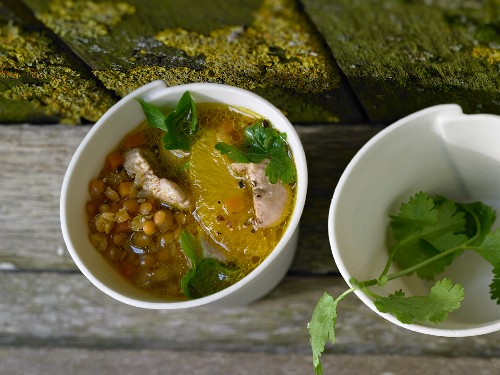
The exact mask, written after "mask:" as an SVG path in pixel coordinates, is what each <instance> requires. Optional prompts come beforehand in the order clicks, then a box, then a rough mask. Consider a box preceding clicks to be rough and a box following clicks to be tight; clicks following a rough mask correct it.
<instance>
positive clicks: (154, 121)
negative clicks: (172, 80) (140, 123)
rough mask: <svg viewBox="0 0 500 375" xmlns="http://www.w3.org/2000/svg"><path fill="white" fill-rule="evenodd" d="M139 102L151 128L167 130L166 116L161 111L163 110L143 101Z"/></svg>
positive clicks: (139, 100)
mask: <svg viewBox="0 0 500 375" xmlns="http://www.w3.org/2000/svg"><path fill="white" fill-rule="evenodd" d="M137 101H138V102H139V103H140V104H141V106H142V110H143V111H144V114H145V115H146V119H147V120H148V125H149V127H151V128H159V129H163V130H166V124H165V114H164V113H163V112H162V111H161V109H160V108H158V107H156V106H154V105H152V104H149V103H146V102H145V101H144V100H142V99H137Z"/></svg>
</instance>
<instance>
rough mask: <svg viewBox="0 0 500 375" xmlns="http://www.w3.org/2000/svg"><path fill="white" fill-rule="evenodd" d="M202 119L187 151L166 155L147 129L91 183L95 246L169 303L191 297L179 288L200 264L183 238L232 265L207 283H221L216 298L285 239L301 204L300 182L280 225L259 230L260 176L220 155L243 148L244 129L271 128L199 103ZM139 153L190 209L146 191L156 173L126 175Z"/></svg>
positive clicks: (288, 188)
mask: <svg viewBox="0 0 500 375" xmlns="http://www.w3.org/2000/svg"><path fill="white" fill-rule="evenodd" d="M196 111H197V119H198V123H199V131H198V133H197V134H196V137H195V139H194V141H193V144H192V146H191V149H190V151H189V152H185V151H180V150H166V149H165V148H164V147H163V143H162V137H163V135H164V132H163V131H162V130H160V129H156V128H151V127H149V126H148V123H147V121H145V122H144V123H141V124H139V125H138V127H137V128H136V129H134V130H133V131H132V132H130V133H129V134H127V135H126V136H125V137H124V138H123V139H122V140H121V142H120V144H119V146H118V147H117V148H116V149H115V150H113V151H112V152H110V154H108V156H107V158H106V162H105V165H104V167H103V168H102V170H101V172H100V174H99V176H98V177H97V178H96V179H95V180H93V181H91V182H90V184H89V193H90V200H89V201H88V203H87V214H88V224H89V228H90V240H91V242H92V244H93V245H94V247H95V248H96V250H97V251H99V252H101V253H102V255H103V256H104V257H105V258H106V260H107V261H109V262H110V263H111V264H113V266H114V267H115V268H116V269H117V270H118V272H120V273H121V274H122V275H123V277H124V278H125V279H127V280H128V281H129V282H131V283H132V284H134V285H135V286H137V287H139V288H143V289H146V290H148V291H150V292H151V293H154V294H155V295H160V296H163V297H164V298H165V299H166V300H172V299H173V300H175V299H185V298H187V297H189V296H186V295H185V294H184V293H183V289H182V287H181V281H182V279H183V277H184V276H185V275H186V274H187V273H188V272H189V271H190V269H191V268H193V261H192V259H190V258H189V257H188V256H187V255H186V253H185V251H183V248H182V245H181V241H180V238H181V234H182V233H183V231H187V232H188V233H189V234H190V235H192V237H193V238H194V239H195V240H196V242H197V243H198V244H199V246H198V249H197V251H198V252H201V254H199V256H201V257H202V258H208V259H214V260H216V261H217V262H218V263H217V264H221V265H223V267H224V268H217V269H216V270H215V271H214V272H215V274H214V275H208V274H207V277H206V280H205V281H204V282H206V283H208V284H210V283H213V284H214V285H206V287H205V286H204V289H206V290H207V291H208V292H207V293H206V294H211V293H214V292H217V291H219V290H221V289H224V288H225V287H227V286H229V285H232V284H234V283H235V282H237V281H239V280H240V279H242V278H243V277H244V276H246V275H247V274H248V273H250V272H251V271H252V270H253V269H255V267H257V266H258V265H259V264H260V263H261V262H262V261H263V260H264V259H266V257H267V256H268V255H269V254H270V253H271V251H272V250H273V249H274V248H275V247H276V245H277V244H278V242H279V241H280V239H281V237H282V236H283V233H284V232H285V230H286V228H287V225H288V223H289V220H290V217H291V213H292V212H293V208H294V204H295V195H296V183H295V182H294V183H287V184H282V186H283V188H284V190H282V191H284V192H285V194H286V198H284V199H286V203H285V204H284V209H283V210H282V212H281V217H280V218H279V220H278V221H276V224H275V225H270V226H265V227H264V226H260V225H259V223H258V222H257V221H256V212H255V210H256V208H255V207H256V204H255V201H254V200H255V199H257V198H256V197H258V191H257V190H256V189H257V188H256V181H255V178H253V177H249V174H245V173H242V172H241V171H238V169H237V168H236V167H235V166H236V165H237V164H235V163H234V162H233V161H232V160H231V159H230V158H229V157H228V156H227V155H222V154H221V152H220V151H218V150H217V149H216V148H215V144H217V143H218V142H225V143H228V144H234V145H240V146H242V145H243V142H244V132H245V129H247V128H248V127H249V126H251V125H252V124H255V123H256V122H258V121H261V122H262V121H264V125H265V126H272V125H271V124H269V123H266V120H265V119H262V118H260V117H259V116H257V115H255V114H254V113H251V112H249V111H246V110H244V109H241V108H235V107H231V106H227V105H224V104H217V103H197V104H196ZM133 152H136V153H138V154H140V155H141V157H144V159H145V160H147V162H148V165H149V166H150V167H151V172H148V174H149V175H151V174H154V176H155V177H154V178H156V177H157V178H158V180H160V179H163V180H164V181H165V180H168V183H173V184H174V185H175V186H176V187H178V188H179V189H180V190H181V191H182V194H184V195H185V201H189V205H187V204H185V205H184V206H183V205H182V204H181V203H179V204H177V203H175V202H174V203H172V202H166V201H165V200H164V199H160V198H158V196H156V195H155V194H152V193H151V191H152V190H153V189H152V188H149V189H147V188H145V186H146V185H145V184H146V182H145V181H146V179H147V178H149V177H148V174H147V173H144V175H141V173H142V172H141V173H139V172H137V173H135V175H134V173H130V168H127V166H128V165H127V163H129V164H130V162H129V161H127V160H128V159H127V158H130V155H131V153H133ZM292 160H293V159H292ZM245 168H246V167H245ZM155 181H156V180H155ZM184 195H183V196H184ZM259 198H260V197H259Z"/></svg>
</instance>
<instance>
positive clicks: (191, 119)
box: [138, 91, 199, 151]
mask: <svg viewBox="0 0 500 375" xmlns="http://www.w3.org/2000/svg"><path fill="white" fill-rule="evenodd" d="M138 102H139V103H140V104H141V106H142V110H143V111H144V114H145V115H146V119H147V121H148V124H149V126H150V127H152V128H158V129H161V130H163V131H164V132H165V135H164V136H163V144H164V147H165V149H167V150H183V151H189V149H190V148H191V143H192V140H193V138H194V135H195V134H196V133H197V132H198V128H199V126H198V120H197V118H196V105H195V103H194V101H193V98H192V97H191V94H190V93H189V91H186V92H185V93H184V94H183V95H182V96H181V98H180V100H179V102H178V103H177V106H176V108H175V109H174V110H173V111H170V112H169V113H167V114H164V113H163V111H162V110H161V109H160V108H159V107H157V106H155V105H153V104H150V103H147V102H145V101H144V100H142V99H138Z"/></svg>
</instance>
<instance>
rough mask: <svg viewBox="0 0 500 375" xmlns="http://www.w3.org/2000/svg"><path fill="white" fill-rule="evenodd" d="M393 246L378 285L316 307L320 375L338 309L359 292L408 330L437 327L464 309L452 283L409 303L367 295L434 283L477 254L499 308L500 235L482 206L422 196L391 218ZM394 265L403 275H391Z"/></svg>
mask: <svg viewBox="0 0 500 375" xmlns="http://www.w3.org/2000/svg"><path fill="white" fill-rule="evenodd" d="M390 218H391V222H390V229H391V233H392V237H393V239H394V242H395V243H394V245H393V246H392V247H391V248H390V249H389V257H388V261H387V263H386V266H385V267H384V269H383V271H382V272H381V274H380V276H379V277H378V278H376V279H371V280H366V281H358V280H356V279H352V280H350V283H351V285H352V287H351V288H350V289H348V290H346V291H345V292H344V293H342V294H341V295H340V296H339V297H337V298H336V299H335V298H333V297H332V296H331V295H329V294H328V293H325V294H324V295H323V296H322V297H321V298H320V300H319V301H318V303H317V305H316V307H315V309H314V312H313V315H312V317H311V321H310V323H309V324H308V328H309V334H310V341H311V348H312V354H313V365H314V369H315V372H316V374H317V375H320V374H322V372H323V370H322V367H321V361H320V357H321V354H322V353H323V351H324V349H325V345H326V343H327V342H331V343H332V344H333V343H335V340H336V336H335V325H336V323H337V305H338V303H339V302H340V301H341V300H343V299H344V298H345V297H346V296H347V295H349V294H351V293H352V292H354V291H355V290H364V291H365V292H366V294H367V295H369V296H371V298H372V299H373V302H374V304H375V306H376V307H377V309H378V310H379V311H380V312H383V313H389V314H392V315H394V316H395V317H396V318H397V319H398V320H399V321H401V322H402V323H405V324H412V323H416V322H426V321H430V322H433V323H439V322H442V321H444V320H446V319H447V317H448V314H449V313H450V312H452V311H455V310H457V309H458V308H460V305H461V302H462V300H463V298H464V289H463V287H462V285H460V284H458V283H457V284H453V282H452V281H451V280H450V279H448V278H443V279H442V280H438V281H437V282H436V283H435V284H434V286H433V287H432V288H431V289H430V292H429V295H423V296H410V297H407V296H406V295H405V293H404V292H403V291H402V290H397V291H395V292H394V293H393V294H390V295H389V296H387V297H383V296H379V295H377V294H375V293H373V292H372V291H370V290H369V287H370V286H374V285H379V286H384V285H385V284H386V283H387V282H389V281H391V280H394V279H397V278H399V277H403V276H406V275H409V274H411V273H416V274H417V275H418V276H419V277H420V278H422V279H425V280H432V279H434V278H435V277H436V276H437V275H438V274H440V273H441V272H443V271H444V269H445V268H446V267H447V266H448V265H449V264H450V263H451V262H452V261H453V260H454V259H455V258H456V257H458V256H460V255H461V254H462V253H463V252H464V251H466V250H469V251H474V252H476V253H477V254H479V255H480V256H482V257H483V259H485V260H486V261H487V262H488V263H489V264H490V265H491V266H492V267H493V279H492V281H491V284H490V285H489V288H490V297H491V299H492V300H494V301H496V303H497V304H500V229H499V230H496V231H494V232H493V231H492V230H491V228H492V225H493V223H494V222H495V219H496V214H495V211H494V210H493V209H492V208H491V207H489V206H487V205H485V204H483V203H481V202H475V203H467V204H458V203H456V202H454V201H452V200H449V199H446V198H444V197H442V196H436V197H430V196H429V195H428V194H426V193H424V192H419V193H417V194H415V195H414V196H413V197H411V198H410V199H409V201H408V202H406V203H403V204H401V206H400V210H399V214H398V215H394V216H390ZM393 263H396V264H397V265H398V267H399V269H400V271H397V272H394V273H392V274H389V269H390V266H391V265H392V264H393Z"/></svg>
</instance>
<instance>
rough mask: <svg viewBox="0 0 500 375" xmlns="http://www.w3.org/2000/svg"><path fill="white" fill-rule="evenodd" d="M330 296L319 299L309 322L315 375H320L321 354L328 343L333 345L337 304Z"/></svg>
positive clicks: (325, 294) (321, 370)
mask: <svg viewBox="0 0 500 375" xmlns="http://www.w3.org/2000/svg"><path fill="white" fill-rule="evenodd" d="M338 303H339V300H334V299H333V297H332V296H331V295H329V294H328V293H326V292H325V293H324V294H323V296H322V297H321V298H320V299H319V301H318V303H317V304H316V307H315V308H314V312H313V314H312V317H311V321H310V322H309V325H308V327H309V335H310V341H311V348H312V353H313V365H314V371H315V373H316V375H319V374H322V373H323V369H322V367H321V361H320V357H321V353H323V351H324V350H325V345H326V343H327V342H328V341H331V343H332V344H334V343H335V324H336V323H337V304H338Z"/></svg>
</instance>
